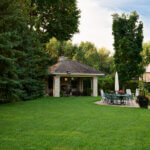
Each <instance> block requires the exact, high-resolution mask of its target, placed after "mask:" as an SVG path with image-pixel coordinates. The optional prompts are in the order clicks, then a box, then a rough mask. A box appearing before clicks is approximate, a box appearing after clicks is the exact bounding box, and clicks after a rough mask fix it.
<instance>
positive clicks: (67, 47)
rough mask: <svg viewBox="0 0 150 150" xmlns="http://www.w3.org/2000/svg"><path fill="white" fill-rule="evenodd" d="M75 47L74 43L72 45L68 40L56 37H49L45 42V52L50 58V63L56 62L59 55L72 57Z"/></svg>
mask: <svg viewBox="0 0 150 150" xmlns="http://www.w3.org/2000/svg"><path fill="white" fill-rule="evenodd" d="M76 49H77V47H76V45H72V43H71V42H70V41H58V40H57V39H56V38H52V39H50V40H49V42H48V43H47V44H46V52H47V53H48V54H49V56H50V57H51V58H52V64H54V63H56V62H57V60H58V58H59V56H66V57H68V58H70V59H72V57H73V55H74V54H75V51H76Z"/></svg>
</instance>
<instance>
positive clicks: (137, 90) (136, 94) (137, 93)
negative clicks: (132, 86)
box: [135, 89, 139, 97]
mask: <svg viewBox="0 0 150 150" xmlns="http://www.w3.org/2000/svg"><path fill="white" fill-rule="evenodd" d="M135 96H136V97H138V96H139V89H136V91H135Z"/></svg>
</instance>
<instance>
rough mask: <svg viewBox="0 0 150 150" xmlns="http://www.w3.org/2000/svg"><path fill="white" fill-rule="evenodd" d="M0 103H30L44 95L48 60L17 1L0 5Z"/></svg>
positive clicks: (3, 1)
mask: <svg viewBox="0 0 150 150" xmlns="http://www.w3.org/2000/svg"><path fill="white" fill-rule="evenodd" d="M0 8H1V9H0V18H1V22H0V99H5V100H16V99H23V100H26V99H33V98H37V97H39V96H42V95H43V93H44V78H45V76H46V75H47V67H48V58H47V55H46V53H45V51H44V50H43V49H42V45H41V43H40V42H39V40H38V35H37V34H36V32H35V31H34V30H29V28H28V24H27V19H26V15H25V14H24V11H23V8H22V7H21V5H20V1H16V0H2V1H1V2H0Z"/></svg>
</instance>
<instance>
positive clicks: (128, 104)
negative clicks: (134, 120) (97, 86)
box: [94, 100, 150, 109]
mask: <svg viewBox="0 0 150 150" xmlns="http://www.w3.org/2000/svg"><path fill="white" fill-rule="evenodd" d="M94 103H95V104H98V105H108V106H118V107H136V108H139V105H138V104H137V103H136V101H135V100H131V101H129V102H127V103H126V104H123V105H119V104H118V105H117V104H108V103H106V102H103V101H96V102H94ZM149 109H150V108H149Z"/></svg>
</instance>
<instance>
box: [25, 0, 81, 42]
mask: <svg viewBox="0 0 150 150" xmlns="http://www.w3.org/2000/svg"><path fill="white" fill-rule="evenodd" d="M24 2H25V6H26V8H27V12H28V16H29V25H30V28H31V29H36V31H37V33H39V35H42V39H41V41H42V42H48V40H49V39H50V38H52V37H56V38H57V39H58V40H60V41H64V40H69V39H71V37H72V36H73V34H74V33H76V32H78V24H79V18H80V11H79V9H78V8H77V4H76V0H65V1H63V0H57V1H56V0H44V1H43V0H24Z"/></svg>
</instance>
